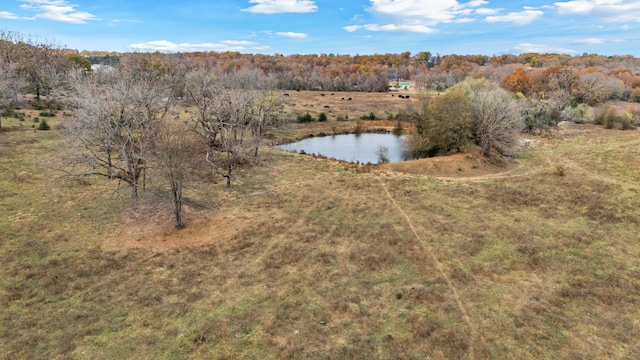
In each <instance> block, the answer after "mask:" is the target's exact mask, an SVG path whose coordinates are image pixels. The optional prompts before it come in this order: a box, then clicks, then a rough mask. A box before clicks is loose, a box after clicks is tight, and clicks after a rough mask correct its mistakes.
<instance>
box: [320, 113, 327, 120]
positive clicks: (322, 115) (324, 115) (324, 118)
mask: <svg viewBox="0 0 640 360" xmlns="http://www.w3.org/2000/svg"><path fill="white" fill-rule="evenodd" d="M318 121H320V122H325V121H327V114H325V113H323V112H321V113H320V115H318Z"/></svg>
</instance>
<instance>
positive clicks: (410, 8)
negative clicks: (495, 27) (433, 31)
mask: <svg viewBox="0 0 640 360" xmlns="http://www.w3.org/2000/svg"><path fill="white" fill-rule="evenodd" d="M370 1H371V7H370V8H369V11H370V12H372V13H374V14H377V15H382V16H388V17H392V18H396V19H398V20H399V22H402V23H415V24H420V25H424V26H432V25H436V24H439V23H449V22H453V21H455V20H456V18H458V17H460V16H463V17H464V16H466V15H468V14H470V13H471V12H472V9H471V8H475V7H479V6H482V5H485V4H488V3H487V2H486V1H484V0H472V1H469V2H466V3H459V2H458V1H456V0H439V1H424V0H370Z"/></svg>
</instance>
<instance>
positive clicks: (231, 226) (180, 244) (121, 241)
mask: <svg viewBox="0 0 640 360" xmlns="http://www.w3.org/2000/svg"><path fill="white" fill-rule="evenodd" d="M185 216H186V218H187V221H186V227H185V228H183V229H177V228H176V227H175V225H174V224H175V222H174V220H173V218H172V214H171V213H170V212H169V211H163V212H160V213H158V214H156V216H153V217H148V218H145V219H144V221H141V220H139V219H136V218H134V217H132V216H129V217H127V218H126V220H124V224H123V226H122V230H121V231H120V232H119V233H118V234H115V235H114V236H113V237H111V238H108V239H106V240H105V241H104V242H103V248H104V249H105V250H109V251H120V250H129V249H147V250H152V251H154V252H165V251H167V250H172V249H176V248H190V247H200V246H206V245H211V244H216V243H220V242H222V241H225V240H228V239H231V238H233V236H234V235H236V234H238V233H240V232H242V231H243V230H245V229H246V228H247V227H248V226H249V225H250V224H252V221H250V218H252V217H253V216H254V215H252V214H249V213H245V212H243V211H241V210H239V209H232V210H222V209H218V210H215V211H192V210H190V209H185Z"/></svg>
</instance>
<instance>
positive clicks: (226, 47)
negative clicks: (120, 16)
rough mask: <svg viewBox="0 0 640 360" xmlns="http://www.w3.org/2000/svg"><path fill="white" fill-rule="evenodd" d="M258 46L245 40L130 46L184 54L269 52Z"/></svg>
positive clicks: (154, 42)
mask: <svg viewBox="0 0 640 360" xmlns="http://www.w3.org/2000/svg"><path fill="white" fill-rule="evenodd" d="M255 45H257V44H256V43H254V42H251V41H243V40H225V41H222V42H220V43H199V44H192V43H180V44H176V43H173V42H171V41H167V40H156V41H148V42H146V43H140V44H130V45H128V47H129V48H131V49H136V50H154V51H167V52H182V51H185V52H186V51H207V50H209V51H248V50H268V49H269V47H265V46H255Z"/></svg>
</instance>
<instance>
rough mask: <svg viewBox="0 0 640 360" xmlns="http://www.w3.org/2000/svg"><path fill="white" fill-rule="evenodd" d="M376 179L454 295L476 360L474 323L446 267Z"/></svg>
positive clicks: (378, 178)
mask: <svg viewBox="0 0 640 360" xmlns="http://www.w3.org/2000/svg"><path fill="white" fill-rule="evenodd" d="M376 179H377V180H378V181H379V182H380V185H381V186H382V189H384V191H385V193H386V194H387V197H388V198H389V200H391V203H392V204H393V206H394V207H395V208H396V209H397V210H398V213H400V215H402V217H403V218H404V220H405V221H406V222H407V225H409V229H411V232H412V233H413V236H414V237H415V239H416V242H417V243H418V245H419V246H420V248H421V249H422V250H423V251H424V252H425V253H427V254H428V255H429V257H430V258H431V260H432V261H433V262H434V264H435V265H436V268H437V269H438V272H439V273H440V275H441V276H442V277H443V278H444V280H445V281H446V282H447V286H448V287H449V289H450V290H451V292H452V293H453V297H454V299H455V301H456V304H457V305H458V308H459V309H460V312H461V313H462V318H463V319H464V321H465V323H466V324H467V326H468V327H469V330H470V331H471V338H470V339H469V359H474V358H475V350H474V346H473V344H474V342H475V339H476V329H475V327H474V326H473V323H472V322H471V317H469V314H468V313H467V310H466V308H465V306H464V304H463V303H462V300H461V299H460V295H458V290H457V289H456V287H455V286H453V283H452V282H451V279H449V277H448V276H447V274H446V273H445V272H444V267H443V266H442V263H441V262H440V260H438V258H437V257H436V256H435V254H434V253H433V251H431V248H430V247H429V246H427V244H426V243H425V242H424V241H423V240H422V238H420V236H419V235H418V232H417V231H416V228H415V227H414V226H413V223H412V222H411V219H410V218H409V215H407V213H406V212H405V211H404V210H403V209H402V207H400V205H399V204H398V203H397V202H396V200H395V199H394V198H393V196H391V193H390V192H389V189H388V188H387V186H386V185H385V183H384V181H382V179H381V178H380V177H379V176H376Z"/></svg>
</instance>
